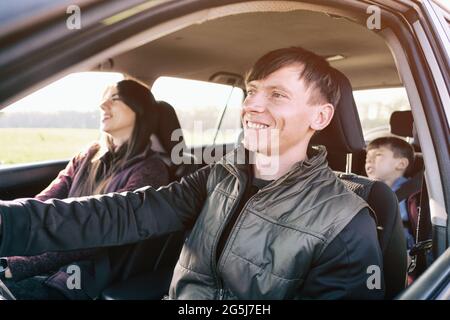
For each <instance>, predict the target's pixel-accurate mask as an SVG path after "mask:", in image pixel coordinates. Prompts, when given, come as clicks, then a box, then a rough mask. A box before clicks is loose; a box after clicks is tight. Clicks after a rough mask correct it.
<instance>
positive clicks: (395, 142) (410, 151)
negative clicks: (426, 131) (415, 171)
mask: <svg viewBox="0 0 450 320" xmlns="http://www.w3.org/2000/svg"><path fill="white" fill-rule="evenodd" d="M380 147H386V148H389V149H390V150H391V151H392V152H393V153H394V158H406V159H408V162H409V164H408V167H407V168H406V170H405V172H407V173H408V172H409V171H410V170H411V168H412V166H413V163H414V148H413V147H412V146H411V145H410V144H409V143H408V142H406V141H405V140H403V139H400V138H397V137H381V138H377V139H375V140H373V141H372V142H370V143H369V145H368V146H367V151H369V150H371V149H376V148H380Z"/></svg>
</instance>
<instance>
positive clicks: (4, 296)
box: [0, 280, 16, 300]
mask: <svg viewBox="0 0 450 320" xmlns="http://www.w3.org/2000/svg"><path fill="white" fill-rule="evenodd" d="M0 300H16V297H14V295H13V294H12V293H11V291H9V289H8V287H7V286H6V285H5V284H4V283H3V281H2V280H0Z"/></svg>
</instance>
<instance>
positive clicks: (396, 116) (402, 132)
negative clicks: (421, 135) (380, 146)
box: [389, 110, 414, 138]
mask: <svg viewBox="0 0 450 320" xmlns="http://www.w3.org/2000/svg"><path fill="white" fill-rule="evenodd" d="M389 124H390V125H391V133H392V134H395V135H398V136H402V137H411V138H412V137H413V136H414V135H413V116H412V113H411V111H410V110H407V111H394V112H392V114H391V118H390V120H389Z"/></svg>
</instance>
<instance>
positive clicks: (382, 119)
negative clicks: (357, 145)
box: [353, 87, 411, 141]
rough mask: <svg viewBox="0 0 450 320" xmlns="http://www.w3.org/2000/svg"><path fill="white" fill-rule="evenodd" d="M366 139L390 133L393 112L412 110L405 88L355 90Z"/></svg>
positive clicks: (369, 139)
mask: <svg viewBox="0 0 450 320" xmlns="http://www.w3.org/2000/svg"><path fill="white" fill-rule="evenodd" d="M353 96H354V97H355V102H356V106H357V108H358V113H359V118H360V119H361V125H362V129H363V132H364V138H365V140H366V141H371V140H373V139H375V138H378V137H380V136H386V135H388V134H389V133H390V127H389V119H390V117H391V114H392V112H394V111H403V110H410V109H411V107H410V105H409V101H408V96H407V94H406V90H405V88H403V87H402V88H388V89H369V90H357V91H354V92H353Z"/></svg>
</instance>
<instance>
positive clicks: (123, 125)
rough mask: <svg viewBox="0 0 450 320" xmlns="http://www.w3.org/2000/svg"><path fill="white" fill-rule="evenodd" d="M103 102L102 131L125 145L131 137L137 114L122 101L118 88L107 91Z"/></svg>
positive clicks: (101, 107)
mask: <svg viewBox="0 0 450 320" xmlns="http://www.w3.org/2000/svg"><path fill="white" fill-rule="evenodd" d="M102 101H103V102H102V103H101V104H100V109H101V122H100V129H101V130H102V131H104V132H106V133H109V134H110V135H111V136H112V137H113V139H114V140H117V141H121V142H122V143H123V142H124V141H126V140H128V139H129V138H130V137H131V133H132V132H133V127H134V123H135V121H136V114H135V113H134V111H133V110H132V109H131V108H130V107H128V106H127V105H126V104H125V103H124V102H123V101H122V100H121V99H120V97H119V95H118V93H117V87H116V86H111V87H108V88H107V89H106V90H105V93H104V94H103V99H102Z"/></svg>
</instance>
